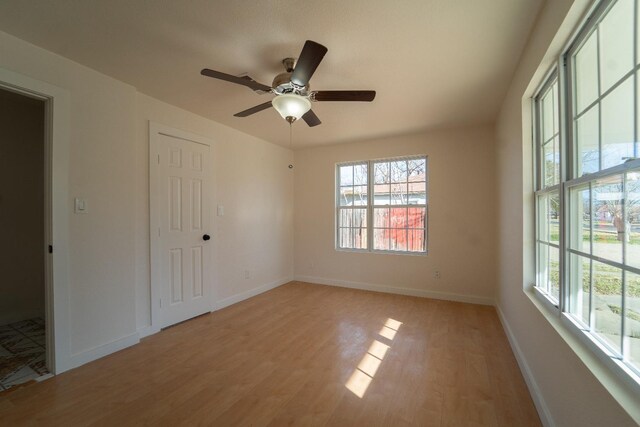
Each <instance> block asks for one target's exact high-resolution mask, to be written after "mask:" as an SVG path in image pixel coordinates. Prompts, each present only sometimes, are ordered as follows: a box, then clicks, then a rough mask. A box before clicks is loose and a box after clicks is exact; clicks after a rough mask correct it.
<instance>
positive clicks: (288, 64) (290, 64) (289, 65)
mask: <svg viewBox="0 0 640 427" xmlns="http://www.w3.org/2000/svg"><path fill="white" fill-rule="evenodd" d="M297 62H298V58H284V59H283V60H282V65H284V69H285V70H287V73H291V72H293V69H294V68H296V63H297Z"/></svg>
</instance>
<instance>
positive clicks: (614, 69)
mask: <svg viewBox="0 0 640 427" xmlns="http://www.w3.org/2000/svg"><path fill="white" fill-rule="evenodd" d="M599 32H600V77H601V79H602V82H601V88H600V90H601V92H605V91H606V90H607V89H609V88H610V87H611V86H613V85H614V84H615V83H616V82H617V81H618V80H620V78H622V76H624V75H625V74H626V73H627V72H629V71H630V70H631V68H632V67H633V0H618V1H617V2H616V3H615V5H614V6H613V7H612V8H611V10H610V11H609V12H608V13H607V15H606V16H605V17H604V19H603V20H602V22H601V23H600V28H599Z"/></svg>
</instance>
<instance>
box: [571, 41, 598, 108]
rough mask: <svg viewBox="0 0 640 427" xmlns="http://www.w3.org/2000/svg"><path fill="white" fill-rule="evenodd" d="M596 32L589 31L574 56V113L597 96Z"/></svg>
mask: <svg viewBox="0 0 640 427" xmlns="http://www.w3.org/2000/svg"><path fill="white" fill-rule="evenodd" d="M597 34H598V33H597V32H596V31H594V32H593V33H591V35H590V36H589V38H588V39H587V41H586V42H585V43H584V45H582V47H581V48H580V50H579V51H578V53H577V54H576V56H575V62H574V64H575V80H576V83H575V93H576V113H578V114H579V113H581V112H582V110H584V109H585V108H586V107H587V106H588V105H589V104H591V103H592V102H593V101H595V100H596V98H597V97H598V50H597V49H598V45H597Z"/></svg>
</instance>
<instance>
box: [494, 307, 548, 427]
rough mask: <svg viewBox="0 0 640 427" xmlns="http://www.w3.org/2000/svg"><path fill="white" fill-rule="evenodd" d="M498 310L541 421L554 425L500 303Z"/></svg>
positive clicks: (546, 426) (543, 423)
mask: <svg viewBox="0 0 640 427" xmlns="http://www.w3.org/2000/svg"><path fill="white" fill-rule="evenodd" d="M496 311H497V312H498V317H499V318H500V322H501V323H502V328H503V329H504V331H505V332H506V334H507V339H508V340H509V344H510V345H511V349H512V350H513V354H514V355H515V356H516V361H517V362H518V366H519V367H520V372H522V376H523V377H524V381H525V382H526V383H527V387H528V388H529V394H531V398H532V399H533V404H534V405H535V406H536V409H537V411H538V415H539V416H540V421H541V422H542V425H544V426H545V427H554V426H555V423H554V422H553V419H552V418H551V413H550V412H549V408H548V407H547V404H546V403H545V401H544V398H543V397H542V394H541V393H540V389H539V388H538V384H537V383H536V380H535V378H534V377H533V374H532V373H531V369H530V368H529V364H528V363H527V359H526V358H525V357H524V353H523V352H522V350H521V349H520V346H519V345H518V341H517V340H516V337H515V335H514V334H513V332H512V331H511V327H510V326H509V323H508V322H507V319H506V318H505V316H504V313H503V312H502V309H501V308H500V306H499V305H498V304H496Z"/></svg>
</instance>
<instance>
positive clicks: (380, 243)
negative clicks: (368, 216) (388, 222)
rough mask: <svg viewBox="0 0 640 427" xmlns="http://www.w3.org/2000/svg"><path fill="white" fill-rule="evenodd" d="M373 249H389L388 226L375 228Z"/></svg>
mask: <svg viewBox="0 0 640 427" xmlns="http://www.w3.org/2000/svg"><path fill="white" fill-rule="evenodd" d="M373 249H376V250H383V251H386V250H389V229H388V228H381V229H379V228H376V229H375V230H373Z"/></svg>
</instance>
